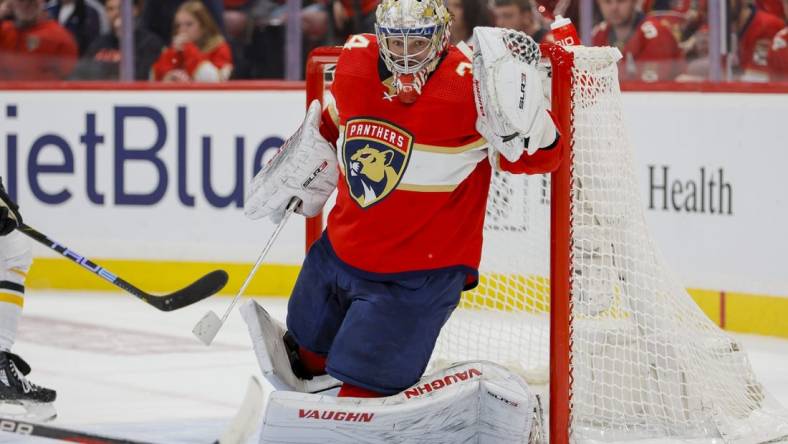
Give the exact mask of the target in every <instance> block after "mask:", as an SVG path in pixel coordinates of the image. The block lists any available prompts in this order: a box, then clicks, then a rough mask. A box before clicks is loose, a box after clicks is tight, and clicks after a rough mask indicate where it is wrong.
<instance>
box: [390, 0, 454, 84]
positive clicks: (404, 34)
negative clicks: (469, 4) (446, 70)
mask: <svg viewBox="0 0 788 444" xmlns="http://www.w3.org/2000/svg"><path fill="white" fill-rule="evenodd" d="M376 18H377V23H375V34H376V35H377V38H378V46H379V47H380V56H381V57H382V58H383V61H384V62H385V64H386V67H387V68H388V69H389V71H391V72H392V73H393V74H417V73H419V71H421V70H423V69H424V68H427V70H428V71H429V70H431V69H434V66H435V63H433V62H436V61H437V60H438V58H439V57H440V56H441V54H442V53H443V51H444V50H445V49H446V47H447V46H448V44H449V23H450V22H451V16H450V15H449V11H448V10H447V9H446V6H444V5H443V2H442V0H383V1H382V2H381V3H380V4H379V5H378V9H377V11H376Z"/></svg>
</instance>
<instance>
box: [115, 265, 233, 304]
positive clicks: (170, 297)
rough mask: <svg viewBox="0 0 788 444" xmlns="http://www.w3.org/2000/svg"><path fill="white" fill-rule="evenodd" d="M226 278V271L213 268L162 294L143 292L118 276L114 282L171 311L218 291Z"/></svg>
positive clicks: (139, 296) (149, 302)
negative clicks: (174, 290) (173, 290)
mask: <svg viewBox="0 0 788 444" xmlns="http://www.w3.org/2000/svg"><path fill="white" fill-rule="evenodd" d="M227 279H228V275H227V272H226V271H224V270H214V271H212V272H210V273H208V274H206V275H205V276H203V277H201V278H200V279H197V280H196V281H194V282H193V283H192V284H191V285H189V286H188V287H186V288H182V289H180V290H178V291H176V292H175V293H170V294H167V295H162V296H156V295H152V294H148V293H145V292H143V291H141V290H139V289H138V288H136V287H134V286H131V285H130V284H128V283H127V282H126V281H124V280H122V279H120V278H118V281H120V282H118V283H116V285H118V286H119V287H121V288H124V287H123V286H122V285H123V284H126V285H130V287H131V288H124V289H125V290H126V291H128V292H129V293H131V294H133V295H135V296H137V297H138V298H140V299H142V300H143V301H145V302H147V303H148V304H150V305H152V306H154V307H156V308H158V309H159V310H161V311H173V310H177V309H179V308H183V307H185V306H187V305H191V304H193V303H195V302H199V301H201V300H203V299H205V298H207V297H209V296H212V295H214V294H216V293H218V292H219V290H221V289H222V288H224V286H225V285H226V284H227ZM133 290H136V291H137V293H135V292H134V291H133Z"/></svg>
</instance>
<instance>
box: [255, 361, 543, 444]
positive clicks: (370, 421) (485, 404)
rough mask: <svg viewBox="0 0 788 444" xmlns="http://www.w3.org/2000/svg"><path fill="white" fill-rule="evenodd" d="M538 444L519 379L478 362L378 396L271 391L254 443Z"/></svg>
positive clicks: (537, 428) (528, 396) (536, 423)
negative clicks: (259, 431)
mask: <svg viewBox="0 0 788 444" xmlns="http://www.w3.org/2000/svg"><path fill="white" fill-rule="evenodd" d="M280 442H289V443H314V442H330V443H340V444H341V443H348V444H350V443H354V444H355V443H358V442H386V443H395V442H447V443H450V442H451V443H453V442H478V443H501V444H503V443H506V444H515V443H543V442H547V441H546V439H545V434H544V430H543V420H542V410H541V406H540V404H539V398H538V397H537V396H536V395H535V394H534V393H533V392H531V390H530V389H529V387H528V385H527V384H526V383H525V381H524V380H523V379H522V378H521V377H520V376H518V375H516V374H514V373H512V372H510V371H509V370H507V369H506V368H504V367H502V366H499V365H497V364H494V363H492V362H486V361H476V362H464V363H458V364H454V365H452V366H451V367H449V368H446V369H443V370H440V371H438V372H436V373H433V374H431V375H428V376H425V377H423V378H422V379H421V380H420V381H419V382H418V383H417V384H415V385H413V386H412V387H410V388H408V389H406V390H405V391H403V392H401V393H399V394H397V395H393V396H388V397H385V398H372V399H366V398H365V399H362V398H337V397H334V396H329V395H315V394H309V393H298V392H290V391H274V392H273V393H272V394H271V396H270V397H269V399H268V404H267V407H266V411H265V414H264V420H263V428H262V431H261V434H260V443H261V444H262V443H280Z"/></svg>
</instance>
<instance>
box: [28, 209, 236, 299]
mask: <svg viewBox="0 0 788 444" xmlns="http://www.w3.org/2000/svg"><path fill="white" fill-rule="evenodd" d="M17 230H19V231H21V232H22V233H24V234H26V235H27V236H29V237H31V238H32V239H34V240H36V241H38V242H39V243H41V244H43V245H44V246H46V247H47V248H49V249H50V250H53V251H56V252H58V253H60V254H61V255H62V256H63V257H65V258H66V259H68V260H70V261H72V262H75V263H77V264H78V265H81V266H82V268H84V269H86V270H87V271H89V272H91V273H93V274H95V275H97V276H99V277H101V278H102V279H104V280H105V281H107V282H109V283H111V284H113V285H115V286H116V287H119V288H121V289H123V290H125V291H126V292H128V293H131V294H132V295H134V296H136V297H137V298H139V299H141V300H142V301H143V302H145V303H147V304H149V305H152V306H154V307H156V308H158V309H159V310H161V311H173V310H177V309H179V308H183V307H185V306H187V305H191V304H193V303H195V302H198V301H201V300H203V299H205V298H207V297H208V296H211V295H213V294H215V293H217V292H218V291H219V290H221V289H222V288H223V287H224V286H225V284H227V272H226V271H224V270H214V271H212V272H210V273H208V274H206V275H205V276H203V277H201V278H200V279H198V280H197V281H195V282H193V283H192V284H191V285H189V286H188V287H185V288H182V289H180V290H178V291H176V292H174V293H170V294H165V295H161V296H158V295H153V294H149V293H146V292H144V291H142V290H140V289H139V288H137V287H135V286H134V285H132V284H130V283H128V282H127V281H125V280H124V279H122V278H120V277H118V276H117V275H115V274H114V273H112V272H111V271H109V270H107V269H106V268H104V267H102V266H100V265H97V264H96V263H95V262H93V261H91V260H90V259H88V258H87V257H85V256H82V255H81V254H79V253H77V252H76V251H74V250H71V249H70V248H68V247H66V246H65V245H62V244H60V243H59V242H56V241H54V240H52V239H50V238H49V237H47V236H46V235H45V234H43V233H41V232H39V231H37V230H35V229H34V228H31V227H30V226H28V225H25V224H21V225H19V227H17Z"/></svg>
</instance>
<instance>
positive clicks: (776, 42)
mask: <svg viewBox="0 0 788 444" xmlns="http://www.w3.org/2000/svg"><path fill="white" fill-rule="evenodd" d="M783 18H785V22H786V23H787V24H788V0H783ZM766 64H767V66H768V67H769V80H772V81H777V82H788V26H786V27H784V28H783V29H782V30H780V32H778V33H777V34H776V35H775V36H774V39H772V45H771V47H770V48H769V54H768V55H767V56H766Z"/></svg>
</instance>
